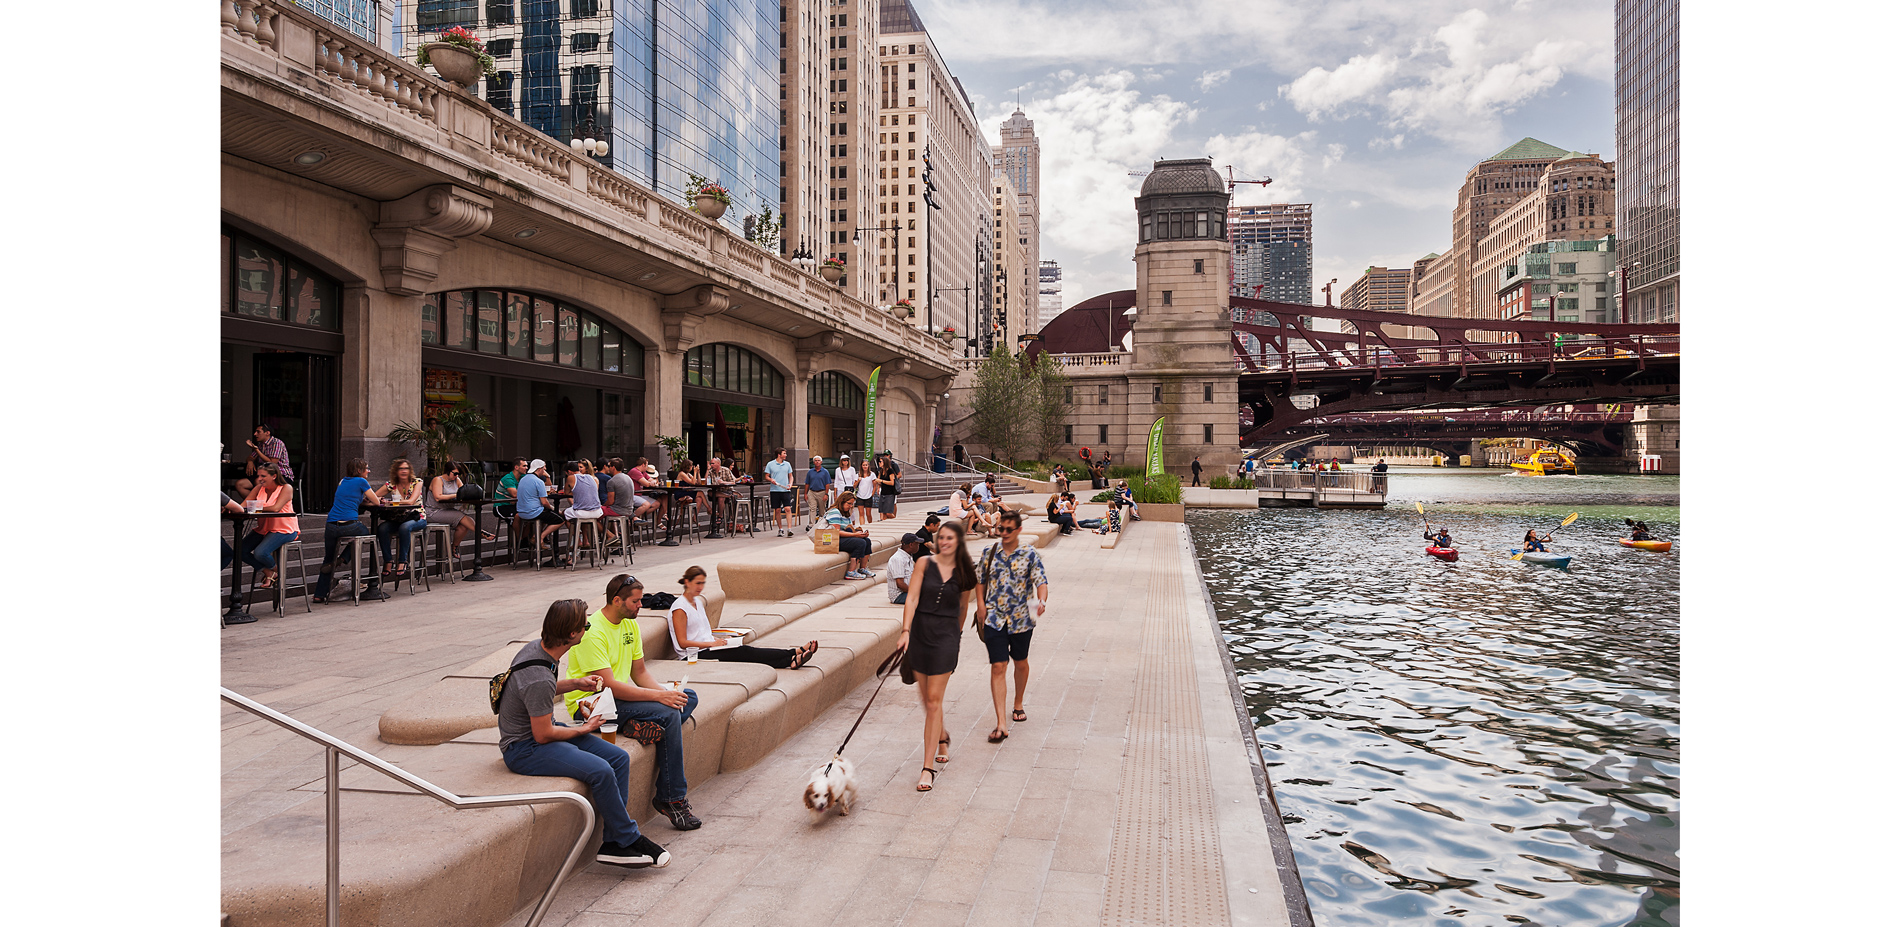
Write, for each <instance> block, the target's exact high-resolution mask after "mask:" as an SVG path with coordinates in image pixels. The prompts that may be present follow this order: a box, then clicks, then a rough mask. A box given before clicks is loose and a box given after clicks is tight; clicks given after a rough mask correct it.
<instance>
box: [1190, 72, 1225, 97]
mask: <svg viewBox="0 0 1900 927" xmlns="http://www.w3.org/2000/svg"><path fill="white" fill-rule="evenodd" d="M1233 76H1234V69H1233V68H1221V69H1220V70H1218V71H1203V72H1201V77H1200V79H1199V80H1196V81H1195V82H1194V86H1195V87H1197V88H1199V89H1200V91H1201V92H1202V93H1206V92H1208V91H1209V90H1212V89H1214V88H1215V87H1219V86H1220V85H1222V84H1224V83H1227V79H1228V78H1230V77H1233Z"/></svg>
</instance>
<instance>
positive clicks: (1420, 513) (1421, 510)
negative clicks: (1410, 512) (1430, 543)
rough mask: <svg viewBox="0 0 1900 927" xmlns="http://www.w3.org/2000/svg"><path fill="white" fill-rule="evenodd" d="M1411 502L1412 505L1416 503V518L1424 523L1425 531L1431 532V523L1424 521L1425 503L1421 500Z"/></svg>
mask: <svg viewBox="0 0 1900 927" xmlns="http://www.w3.org/2000/svg"><path fill="white" fill-rule="evenodd" d="M1412 504H1413V505H1416V506H1418V520H1419V521H1421V522H1424V524H1425V531H1426V532H1427V533H1430V532H1431V530H1432V523H1431V522H1429V521H1425V503H1423V502H1414V503H1412Z"/></svg>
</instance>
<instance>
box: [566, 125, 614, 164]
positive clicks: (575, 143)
mask: <svg viewBox="0 0 1900 927" xmlns="http://www.w3.org/2000/svg"><path fill="white" fill-rule="evenodd" d="M567 144H568V147H570V148H573V149H574V153H575V154H577V155H593V156H594V157H596V158H602V157H606V155H607V133H606V132H603V131H601V130H600V129H599V128H597V127H596V126H595V125H594V120H593V117H591V116H590V117H588V119H587V121H586V122H583V123H581V124H580V125H577V126H575V127H574V137H573V138H572V139H570V140H569V141H568V143H567Z"/></svg>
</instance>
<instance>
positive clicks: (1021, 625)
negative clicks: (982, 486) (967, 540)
mask: <svg viewBox="0 0 1900 927" xmlns="http://www.w3.org/2000/svg"><path fill="white" fill-rule="evenodd" d="M1001 528H1002V532H1003V538H1002V540H1000V541H997V542H996V543H994V544H991V545H990V546H989V547H988V548H987V549H986V550H984V551H983V559H982V561H981V564H980V565H979V566H978V567H977V571H976V582H977V586H976V593H977V594H976V625H977V633H978V634H979V635H981V636H982V638H983V646H984V647H986V648H988V650H989V653H990V701H991V702H993V703H995V706H996V729H995V730H992V731H990V737H989V741H990V743H993V744H995V743H1002V742H1003V740H1004V739H1005V738H1007V737H1009V724H1010V722H1011V721H1027V720H1029V715H1028V714H1027V712H1025V711H1024V710H1023V690H1024V689H1025V688H1027V687H1028V685H1029V638H1030V636H1031V635H1033V634H1034V633H1035V630H1036V618H1037V617H1039V616H1041V615H1042V613H1043V610H1044V609H1046V608H1048V606H1049V571H1048V569H1047V568H1046V567H1044V566H1043V562H1042V554H1040V553H1037V551H1036V549H1035V548H1034V547H1029V546H1024V545H1022V544H1020V543H1019V539H1020V538H1021V537H1022V530H1023V516H1022V513H1020V512H1004V513H1003V516H1002V524H1001ZM1032 597H1033V598H1034V599H1035V605H1034V606H1031V605H1030V599H1031V598H1032ZM1012 662H1013V663H1015V664H1016V701H1015V706H1014V708H1013V709H1012V710H1011V711H1010V712H1009V713H1008V714H1007V715H1005V714H1004V712H1003V705H1004V702H1005V696H1007V695H1008V694H1009V687H1008V680H1007V679H1005V678H1004V677H1005V671H1006V670H1008V669H1009V664H1011V663H1012Z"/></svg>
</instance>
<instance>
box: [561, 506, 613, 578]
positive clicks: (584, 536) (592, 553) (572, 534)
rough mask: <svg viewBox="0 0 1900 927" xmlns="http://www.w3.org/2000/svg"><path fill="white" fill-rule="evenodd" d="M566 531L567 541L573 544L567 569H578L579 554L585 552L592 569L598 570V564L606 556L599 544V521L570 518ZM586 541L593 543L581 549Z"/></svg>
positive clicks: (602, 546) (603, 546)
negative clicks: (567, 533) (567, 534)
mask: <svg viewBox="0 0 1900 927" xmlns="http://www.w3.org/2000/svg"><path fill="white" fill-rule="evenodd" d="M601 517H602V518H604V517H606V516H604V515H603V516H601ZM567 530H568V532H569V538H568V539H569V540H570V541H572V542H573V548H574V549H573V551H572V552H571V554H572V556H571V557H570V558H569V559H568V561H567V568H568V569H570V570H578V569H580V568H581V554H582V553H583V552H585V553H586V554H587V558H588V562H589V563H591V564H593V566H594V569H596V570H598V569H600V562H601V560H602V559H603V558H604V557H605V555H606V550H605V545H604V544H603V543H602V542H601V537H602V535H601V533H600V519H599V518H570V519H568V520H567ZM588 541H592V542H593V543H591V544H587V546H585V547H583V546H582V544H584V543H585V542H588Z"/></svg>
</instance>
